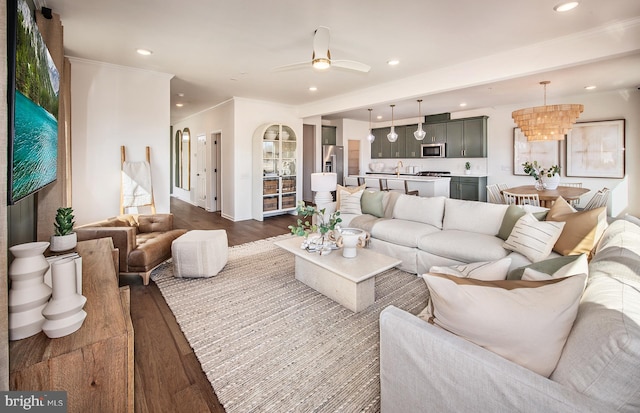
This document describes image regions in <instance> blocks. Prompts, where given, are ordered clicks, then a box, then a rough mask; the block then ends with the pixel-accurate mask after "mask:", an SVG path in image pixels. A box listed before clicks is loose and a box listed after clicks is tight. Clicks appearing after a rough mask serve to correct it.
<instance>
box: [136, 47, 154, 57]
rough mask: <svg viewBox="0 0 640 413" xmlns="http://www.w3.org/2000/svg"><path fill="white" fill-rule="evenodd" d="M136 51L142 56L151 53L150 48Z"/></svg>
mask: <svg viewBox="0 0 640 413" xmlns="http://www.w3.org/2000/svg"><path fill="white" fill-rule="evenodd" d="M136 52H138V54H139V55H142V56H149V55H150V54H152V53H153V52H152V51H151V50H148V49H136Z"/></svg>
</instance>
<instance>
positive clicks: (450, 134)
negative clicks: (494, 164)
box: [446, 116, 487, 158]
mask: <svg viewBox="0 0 640 413" xmlns="http://www.w3.org/2000/svg"><path fill="white" fill-rule="evenodd" d="M446 152H447V158H486V157H487V117H486V116H478V117H474V118H465V119H458V120H454V121H450V122H447V151H446Z"/></svg>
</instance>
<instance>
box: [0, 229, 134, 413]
mask: <svg viewBox="0 0 640 413" xmlns="http://www.w3.org/2000/svg"><path fill="white" fill-rule="evenodd" d="M76 250H77V252H78V253H79V254H80V256H82V278H83V280H82V290H83V291H82V293H83V295H84V296H85V297H87V303H86V304H85V307H84V309H85V311H86V312H87V318H86V319H85V321H84V324H83V325H82V327H80V329H79V330H78V331H76V332H75V333H72V334H70V335H68V336H65V337H60V338H56V339H50V338H48V337H47V336H46V335H45V334H44V333H42V332H41V333H38V334H36V335H35V336H31V337H29V338H25V339H23V340H18V341H13V342H11V343H10V344H9V387H10V389H11V390H27V391H28V390H32V391H51V390H62V391H66V392H67V400H68V411H69V412H107V411H108V412H131V413H133V411H134V387H133V378H134V363H133V325H132V323H131V316H130V312H129V288H128V287H123V288H118V277H117V275H116V272H115V268H114V261H113V243H112V241H111V238H101V239H96V240H89V241H81V242H78V246H77V247H76Z"/></svg>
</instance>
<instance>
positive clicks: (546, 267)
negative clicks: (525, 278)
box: [507, 255, 580, 280]
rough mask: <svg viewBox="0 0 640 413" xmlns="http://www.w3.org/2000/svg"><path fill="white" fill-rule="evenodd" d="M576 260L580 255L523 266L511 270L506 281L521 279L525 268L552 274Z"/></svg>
mask: <svg viewBox="0 0 640 413" xmlns="http://www.w3.org/2000/svg"><path fill="white" fill-rule="evenodd" d="M578 258H580V255H567V256H564V257H556V258H550V259H548V260H544V261H538V262H534V263H533V264H529V265H525V266H524V267H519V268H516V269H514V270H511V272H509V275H507V280H520V279H522V274H524V270H525V269H526V268H531V269H533V270H536V271H540V272H543V273H545V274H553V273H554V272H556V271H558V270H559V269H560V268H562V267H564V266H565V265H568V264H571V263H572V262H574V261H576V260H577V259H578Z"/></svg>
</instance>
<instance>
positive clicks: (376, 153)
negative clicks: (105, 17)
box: [371, 128, 391, 159]
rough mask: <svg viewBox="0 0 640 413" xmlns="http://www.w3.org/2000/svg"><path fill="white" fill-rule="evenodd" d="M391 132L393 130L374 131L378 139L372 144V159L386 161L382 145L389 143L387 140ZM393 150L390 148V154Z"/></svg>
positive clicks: (380, 129)
mask: <svg viewBox="0 0 640 413" xmlns="http://www.w3.org/2000/svg"><path fill="white" fill-rule="evenodd" d="M390 131H391V128H377V129H372V130H371V133H372V134H373V136H375V137H376V139H375V140H374V141H373V142H372V143H371V158H372V159H384V158H385V156H383V153H382V145H383V143H384V141H386V142H389V141H388V140H387V134H388V133H389V132H390ZM390 150H391V148H389V152H390Z"/></svg>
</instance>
